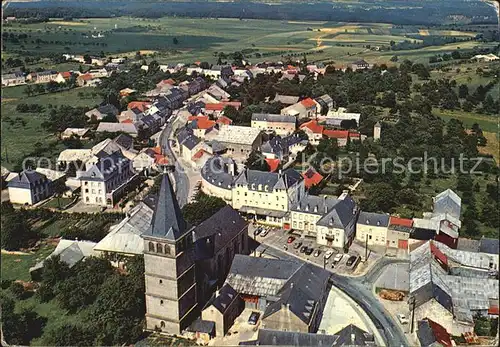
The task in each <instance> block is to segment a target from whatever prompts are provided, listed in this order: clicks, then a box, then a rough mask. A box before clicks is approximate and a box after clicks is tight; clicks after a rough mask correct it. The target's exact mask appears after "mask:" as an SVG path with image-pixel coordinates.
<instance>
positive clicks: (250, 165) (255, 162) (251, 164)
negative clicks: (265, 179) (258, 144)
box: [245, 151, 270, 171]
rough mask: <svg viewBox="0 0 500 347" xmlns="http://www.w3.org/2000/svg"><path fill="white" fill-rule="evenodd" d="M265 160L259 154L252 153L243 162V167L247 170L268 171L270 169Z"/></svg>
mask: <svg viewBox="0 0 500 347" xmlns="http://www.w3.org/2000/svg"><path fill="white" fill-rule="evenodd" d="M265 159H266V158H265V157H264V156H263V155H262V153H261V152H259V151H252V152H251V153H250V155H249V156H248V158H247V160H246V162H245V167H246V168H247V169H249V170H259V171H269V170H270V167H269V164H267V162H266V160H265Z"/></svg>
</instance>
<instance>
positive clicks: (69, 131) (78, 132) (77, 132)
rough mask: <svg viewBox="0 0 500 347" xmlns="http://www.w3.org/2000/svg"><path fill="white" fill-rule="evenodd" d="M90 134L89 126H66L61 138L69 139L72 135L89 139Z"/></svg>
mask: <svg viewBox="0 0 500 347" xmlns="http://www.w3.org/2000/svg"><path fill="white" fill-rule="evenodd" d="M89 135H90V129H88V128H66V129H65V130H64V131H63V132H62V133H61V139H62V140H65V139H69V138H71V137H76V138H79V139H81V140H88V139H89Z"/></svg>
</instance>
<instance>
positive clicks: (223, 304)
mask: <svg viewBox="0 0 500 347" xmlns="http://www.w3.org/2000/svg"><path fill="white" fill-rule="evenodd" d="M234 300H241V298H240V296H239V294H238V292H237V291H236V290H234V288H233V287H231V286H230V285H229V284H227V283H226V284H224V285H223V286H222V288H221V289H220V290H219V295H218V296H217V297H216V298H215V299H214V301H213V302H212V305H213V306H214V307H215V308H216V309H217V310H218V311H219V312H220V313H222V314H224V312H226V310H227V308H228V307H229V306H230V305H231V303H232V302H233V301H234Z"/></svg>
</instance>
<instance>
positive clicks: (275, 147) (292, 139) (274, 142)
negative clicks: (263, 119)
mask: <svg viewBox="0 0 500 347" xmlns="http://www.w3.org/2000/svg"><path fill="white" fill-rule="evenodd" d="M306 146H307V140H305V139H303V138H301V137H300V136H299V135H298V134H293V135H289V136H285V137H281V136H279V135H277V136H274V137H273V138H271V139H270V140H269V141H267V142H265V143H263V144H262V146H261V148H260V151H261V153H262V155H263V156H264V157H266V159H278V160H279V161H280V162H284V163H287V162H290V161H292V160H295V159H296V157H297V155H298V153H300V152H302V151H303V150H304V149H305V148H306Z"/></svg>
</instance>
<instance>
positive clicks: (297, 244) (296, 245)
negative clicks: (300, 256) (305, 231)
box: [293, 242, 302, 249]
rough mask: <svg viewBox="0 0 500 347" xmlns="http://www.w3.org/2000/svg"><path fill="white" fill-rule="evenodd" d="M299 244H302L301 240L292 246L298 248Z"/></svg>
mask: <svg viewBox="0 0 500 347" xmlns="http://www.w3.org/2000/svg"><path fill="white" fill-rule="evenodd" d="M300 246H302V242H297V243H296V244H295V245H293V248H295V249H299V248H300Z"/></svg>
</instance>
